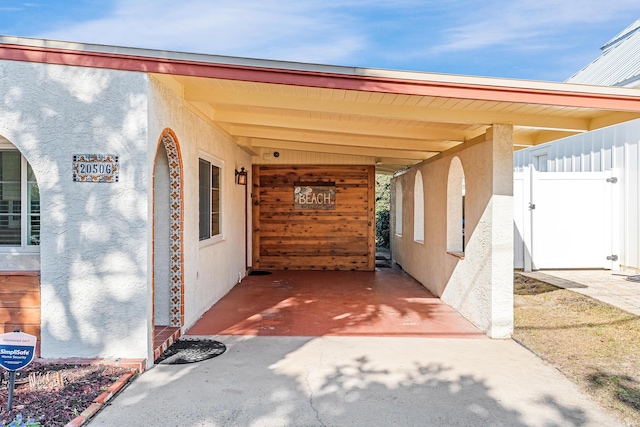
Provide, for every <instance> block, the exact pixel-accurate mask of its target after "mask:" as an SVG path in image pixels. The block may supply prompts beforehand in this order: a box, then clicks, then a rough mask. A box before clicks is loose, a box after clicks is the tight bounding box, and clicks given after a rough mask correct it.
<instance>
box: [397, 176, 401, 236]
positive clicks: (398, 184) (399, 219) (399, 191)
mask: <svg viewBox="0 0 640 427" xmlns="http://www.w3.org/2000/svg"><path fill="white" fill-rule="evenodd" d="M396 235H398V236H402V183H401V182H400V179H399V178H398V180H397V181H396Z"/></svg>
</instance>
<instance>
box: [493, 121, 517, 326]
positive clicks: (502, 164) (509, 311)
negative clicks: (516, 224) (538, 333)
mask: <svg viewBox="0 0 640 427" xmlns="http://www.w3.org/2000/svg"><path fill="white" fill-rule="evenodd" d="M487 140H490V141H491V145H492V152H493V157H492V163H493V164H492V168H491V169H492V175H493V190H492V196H491V201H490V203H491V205H492V206H491V213H492V226H491V324H490V329H489V331H487V334H488V335H489V336H490V337H492V338H507V337H510V336H511V334H512V332H513V126H511V125H493V127H492V128H491V129H490V130H489V131H488V132H487Z"/></svg>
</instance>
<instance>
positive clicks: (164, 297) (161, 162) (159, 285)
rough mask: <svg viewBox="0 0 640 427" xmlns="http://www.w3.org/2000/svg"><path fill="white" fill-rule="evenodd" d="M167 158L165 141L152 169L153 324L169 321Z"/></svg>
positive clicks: (169, 218)
mask: <svg viewBox="0 0 640 427" xmlns="http://www.w3.org/2000/svg"><path fill="white" fill-rule="evenodd" d="M169 181H170V179H169V159H168V157H167V150H166V149H165V148H164V144H160V145H159V146H158V152H157V153H156V162H155V166H154V170H153V243H154V248H153V281H154V285H155V286H154V292H153V314H154V323H155V324H156V325H169V324H170V323H171V308H170V307H171V293H170V289H171V286H170V284H171V274H170V272H171V269H170V264H171V244H170V242H171V215H170V211H171V208H170V205H171V199H170V195H169V193H170V192H169V188H170V187H169Z"/></svg>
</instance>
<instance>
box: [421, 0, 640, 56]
mask: <svg viewBox="0 0 640 427" xmlns="http://www.w3.org/2000/svg"><path fill="white" fill-rule="evenodd" d="M639 12H640V5H639V4H638V2H637V0H617V1H616V2H610V3H609V4H607V5H606V7H604V5H603V4H602V2H601V1H600V0H582V1H581V2H580V4H579V5H578V4H576V3H575V2H571V1H556V0H520V1H497V2H495V1H494V2H488V3H484V4H483V6H480V7H478V8H476V9H474V10H472V11H471V12H469V13H466V14H461V15H460V19H459V20H460V21H461V22H462V23H461V24H459V25H456V26H453V27H451V28H448V29H445V30H444V31H443V37H442V40H441V42H440V43H439V44H437V45H434V46H432V47H431V48H430V49H428V51H429V53H432V54H439V53H443V52H451V51H465V50H473V49H484V48H488V47H500V48H510V49H514V50H515V49H517V50H541V49H547V48H550V47H554V46H558V45H562V43H563V40H562V38H561V37H560V36H561V35H562V34H567V33H568V34H571V32H582V31H585V30H589V29H591V28H592V27H593V26H599V25H601V24H603V23H606V22H610V21H612V20H622V21H623V22H626V20H629V19H630V18H629V16H632V17H633V16H635V15H636V14H638V13H639ZM631 20H633V18H632V19H631ZM631 20H629V23H631ZM613 35H614V34H612V36H613ZM605 41H606V40H603V43H604V42H605Z"/></svg>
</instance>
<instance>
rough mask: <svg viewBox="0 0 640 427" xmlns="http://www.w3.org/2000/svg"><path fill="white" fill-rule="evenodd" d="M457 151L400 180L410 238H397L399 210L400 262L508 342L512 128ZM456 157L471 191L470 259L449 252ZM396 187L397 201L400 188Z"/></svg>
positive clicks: (396, 244)
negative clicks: (417, 185)
mask: <svg viewBox="0 0 640 427" xmlns="http://www.w3.org/2000/svg"><path fill="white" fill-rule="evenodd" d="M453 151H454V150H452V152H450V153H449V154H447V155H445V156H442V157H441V158H438V159H435V160H431V161H426V162H424V163H422V164H421V165H418V166H416V167H414V168H411V169H410V170H409V171H407V172H406V173H404V174H403V175H400V176H398V177H396V178H394V180H399V181H400V182H401V188H402V191H403V195H402V203H403V207H402V215H403V217H402V224H403V232H402V236H398V234H397V233H396V230H395V225H396V221H395V212H396V209H395V206H392V211H391V213H392V220H391V224H392V227H393V228H392V230H391V235H392V238H391V251H392V256H393V259H394V261H396V262H397V263H399V264H400V265H401V266H402V268H403V269H404V270H405V271H407V272H408V273H409V274H410V275H412V276H413V277H414V278H416V279H417V280H418V281H419V282H420V283H422V284H424V285H425V287H426V288H427V289H429V290H430V291H431V292H433V293H434V294H436V295H437V296H439V297H441V298H442V300H443V301H445V302H446V303H448V304H449V305H451V306H452V307H453V308H455V309H456V310H458V311H459V312H460V313H461V314H462V315H464V316H465V317H466V318H467V319H469V320H470V321H471V322H473V323H474V324H475V325H476V326H477V327H478V328H480V329H481V330H482V331H484V332H485V333H486V334H487V335H489V336H490V337H494V338H503V337H508V336H510V334H511V332H512V329H513V208H512V203H513V202H512V195H513V175H512V164H513V163H512V128H511V127H510V126H505V125H496V126H494V127H493V128H492V129H490V131H489V132H488V133H487V135H486V137H481V138H480V139H479V140H477V141H473V142H471V143H467V144H465V146H464V148H461V149H459V150H455V152H453ZM454 156H457V157H458V158H459V159H460V161H461V162H462V166H463V168H464V175H465V186H466V195H465V211H466V212H465V240H466V247H465V251H464V258H462V259H461V258H460V257H459V256H454V255H452V254H449V253H447V178H448V174H449V167H450V164H451V161H452V159H453V158H454ZM418 170H419V171H420V172H421V174H422V177H423V180H424V182H423V184H424V206H425V215H424V217H425V218H424V221H425V223H424V234H425V239H424V243H419V242H415V241H414V240H413V221H414V219H413V216H414V210H413V198H414V195H413V191H414V179H415V176H416V173H417V171H418ZM391 188H392V191H393V192H394V194H392V197H391V200H396V197H395V189H396V188H398V186H396V185H392V186H391Z"/></svg>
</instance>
